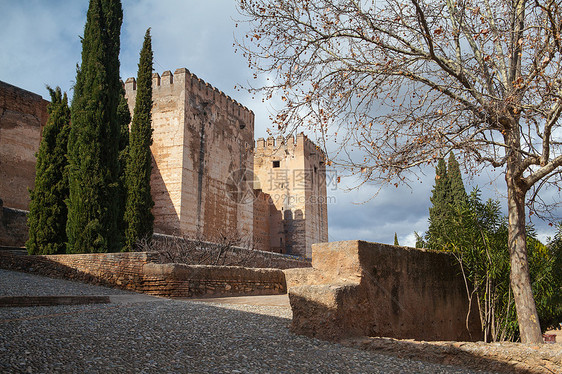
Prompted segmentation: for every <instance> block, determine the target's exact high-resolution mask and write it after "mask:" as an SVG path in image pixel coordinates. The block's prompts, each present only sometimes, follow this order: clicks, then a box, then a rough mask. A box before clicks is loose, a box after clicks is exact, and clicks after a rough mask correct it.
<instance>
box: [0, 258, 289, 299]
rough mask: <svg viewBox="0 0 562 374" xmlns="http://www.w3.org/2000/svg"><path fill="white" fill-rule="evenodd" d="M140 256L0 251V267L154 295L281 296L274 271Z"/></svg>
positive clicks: (280, 282)
mask: <svg viewBox="0 0 562 374" xmlns="http://www.w3.org/2000/svg"><path fill="white" fill-rule="evenodd" d="M154 260H155V255H154V254H152V253H146V252H128V253H92V254H73V255H51V256H28V255H22V254H17V253H15V252H13V251H6V250H2V251H0V267H2V268H5V269H11V270H19V271H26V272H33V273H37V274H42V275H47V276H50V277H54V278H64V279H75V280H79V281H83V282H88V283H94V284H100V285H106V286H112V287H117V288H122V289H126V290H131V291H137V292H144V293H148V294H151V295H157V296H169V297H192V296H209V295H266V294H279V293H284V292H285V291H286V287H285V276H284V274H283V271H281V270H279V269H253V268H242V267H235V266H205V265H180V264H156V263H153V261H154Z"/></svg>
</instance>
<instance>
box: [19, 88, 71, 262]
mask: <svg viewBox="0 0 562 374" xmlns="http://www.w3.org/2000/svg"><path fill="white" fill-rule="evenodd" d="M47 89H48V90H49V93H50V95H51V103H50V104H49V107H48V109H47V110H48V113H49V119H48V120H47V124H46V125H45V127H44V129H43V136H42V138H41V144H40V146H39V152H38V154H37V164H36V165H35V188H34V189H33V191H31V202H30V205H29V216H28V220H27V224H28V226H29V240H28V241H27V243H26V244H25V245H26V247H27V251H28V252H29V254H33V255H48V254H54V253H64V252H65V250H66V241H67V238H66V217H67V208H66V203H65V199H67V198H68V176H67V173H66V166H67V158H66V150H67V143H68V133H69V131H70V108H69V107H68V99H67V97H66V93H65V94H64V95H63V94H62V93H61V89H60V87H57V88H56V89H55V90H53V89H52V88H50V87H47Z"/></svg>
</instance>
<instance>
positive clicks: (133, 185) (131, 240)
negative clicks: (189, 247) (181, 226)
mask: <svg viewBox="0 0 562 374" xmlns="http://www.w3.org/2000/svg"><path fill="white" fill-rule="evenodd" d="M151 109H152V43H151V37H150V29H148V30H147V31H146V35H145V37H144V43H143V46H142V50H141V52H140V61H139V70H138V77H137V96H136V101H135V110H134V114H133V122H132V124H131V133H130V137H129V141H130V143H129V158H128V163H127V169H126V183H127V205H126V209H125V222H126V225H127V229H126V231H125V247H124V249H125V250H132V249H134V245H135V243H136V242H137V241H138V240H139V239H141V238H146V237H150V236H152V232H153V223H154V216H153V215H152V212H151V210H152V207H153V206H154V202H153V201H152V195H151V193H150V174H151V171H152V155H151V152H150V146H151V145H152V117H151Z"/></svg>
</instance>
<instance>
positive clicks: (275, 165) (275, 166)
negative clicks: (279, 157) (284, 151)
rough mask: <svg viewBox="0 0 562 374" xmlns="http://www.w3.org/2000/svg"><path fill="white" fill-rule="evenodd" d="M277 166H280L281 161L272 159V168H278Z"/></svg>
mask: <svg viewBox="0 0 562 374" xmlns="http://www.w3.org/2000/svg"><path fill="white" fill-rule="evenodd" d="M279 166H281V161H273V167H274V168H278V167H279Z"/></svg>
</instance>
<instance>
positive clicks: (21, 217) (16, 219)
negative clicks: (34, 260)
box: [0, 200, 29, 247]
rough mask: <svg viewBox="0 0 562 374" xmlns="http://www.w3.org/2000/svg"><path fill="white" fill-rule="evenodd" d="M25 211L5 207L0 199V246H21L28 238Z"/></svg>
mask: <svg viewBox="0 0 562 374" xmlns="http://www.w3.org/2000/svg"><path fill="white" fill-rule="evenodd" d="M27 213H28V212H27V211H25V210H19V209H11V208H6V207H4V206H3V205H2V200H0V246H7V247H22V246H24V245H25V242H26V241H27V239H29V231H28V228H27Z"/></svg>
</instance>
